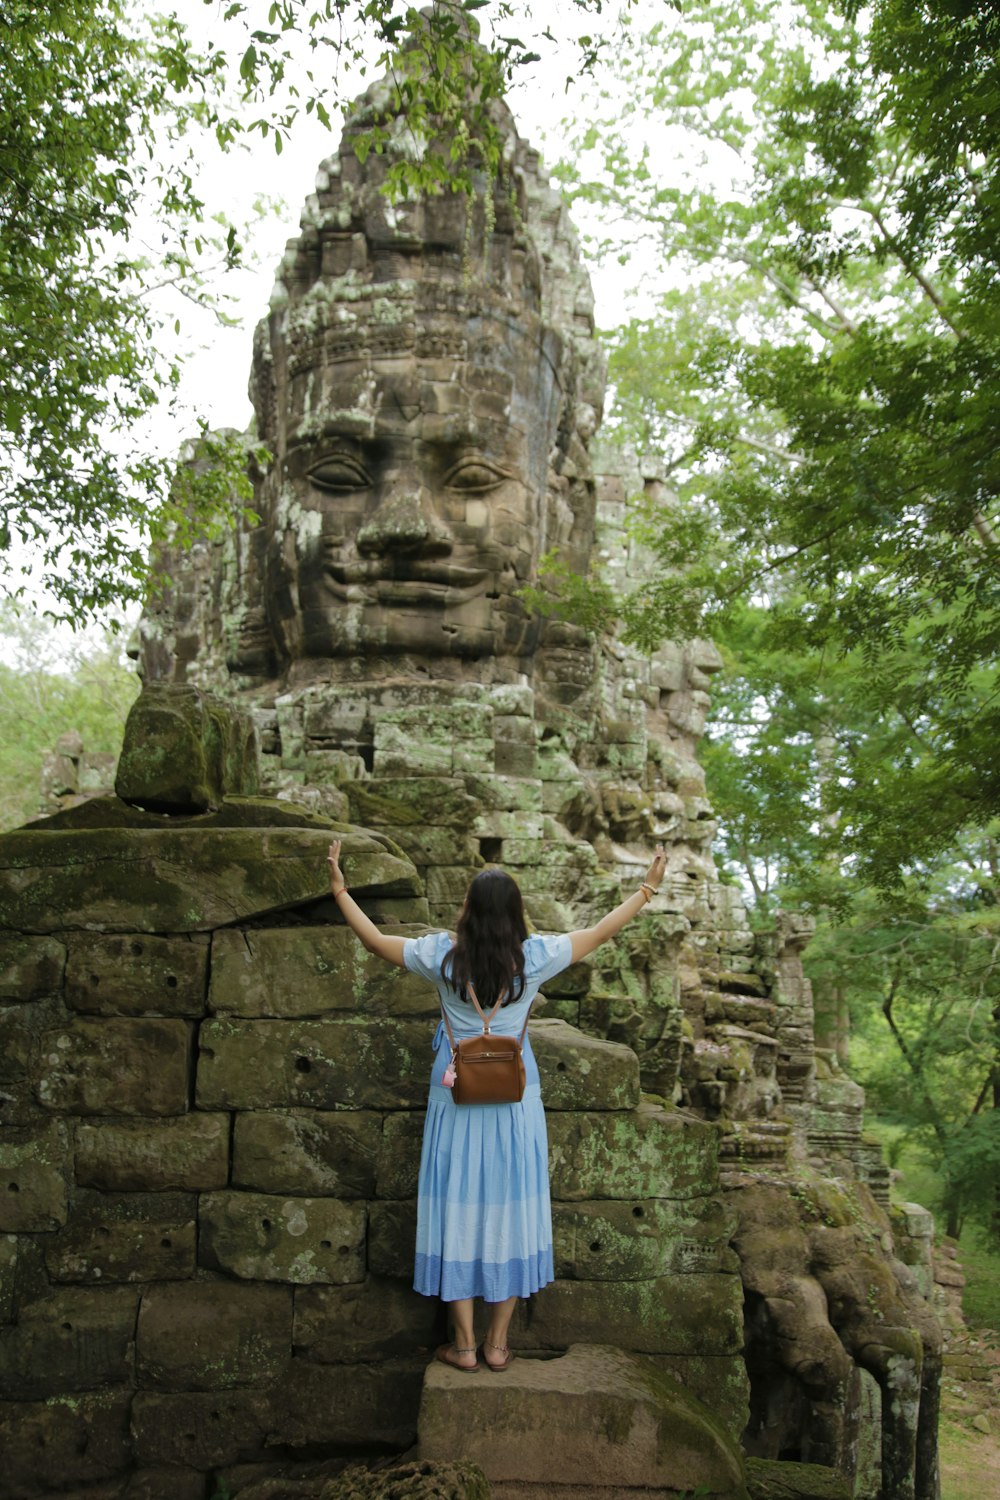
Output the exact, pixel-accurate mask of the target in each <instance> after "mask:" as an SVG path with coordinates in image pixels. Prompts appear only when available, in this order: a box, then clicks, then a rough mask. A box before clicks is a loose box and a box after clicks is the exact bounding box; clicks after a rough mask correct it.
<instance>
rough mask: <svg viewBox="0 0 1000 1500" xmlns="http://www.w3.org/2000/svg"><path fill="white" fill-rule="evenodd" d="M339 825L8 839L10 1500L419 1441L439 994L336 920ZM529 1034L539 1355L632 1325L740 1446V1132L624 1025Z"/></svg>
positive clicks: (225, 811) (628, 1330) (389, 921)
mask: <svg viewBox="0 0 1000 1500" xmlns="http://www.w3.org/2000/svg"><path fill="white" fill-rule="evenodd" d="M84 814H85V816H84ZM102 825H103V826H102ZM330 832H331V830H330V826H329V825H326V824H323V823H322V822H319V821H318V820H316V819H314V818H312V817H311V816H310V815H309V814H308V813H305V812H302V811H299V810H296V809H294V808H293V807H292V806H291V805H290V804H288V803H268V802H267V801H266V800H261V799H251V798H242V799H241V798H235V799H230V800H228V801H226V802H225V803H224V805H223V806H222V808H221V809H219V810H218V811H217V812H215V813H206V814H202V815H194V816H189V817H180V818H176V819H171V820H166V819H164V818H163V816H162V815H155V814H150V813H146V812H143V811H141V810H139V809H136V808H134V807H129V806H128V805H126V804H125V803H122V802H118V801H117V800H114V799H108V801H107V802H106V803H104V804H102V803H100V802H97V803H91V804H89V806H88V807H87V808H86V809H83V810H78V811H77V812H76V813H67V814H64V815H62V816H61V817H60V818H57V819H55V820H53V821H51V822H48V823H44V824H42V825H38V826H36V827H35V828H33V829H32V830H30V831H25V832H23V833H17V834H12V835H7V836H5V837H4V838H2V839H0V897H2V909H3V911H4V913H5V928H4V930H3V932H2V934H0V995H2V997H3V1065H2V1066H3V1081H2V1090H3V1115H2V1118H3V1124H2V1126H0V1231H2V1236H3V1237H2V1239H0V1247H2V1289H3V1290H2V1298H0V1315H2V1317H3V1319H4V1322H3V1325H2V1327H0V1431H2V1434H3V1437H2V1449H3V1452H4V1456H5V1474H6V1483H7V1489H6V1491H5V1493H7V1494H9V1495H10V1496H11V1500H22V1497H23V1500H28V1497H34V1496H39V1495H44V1494H48V1493H50V1492H52V1491H55V1490H58V1491H60V1493H62V1492H66V1493H67V1494H72V1495H74V1496H76V1495H79V1496H80V1497H81V1500H82V1497H83V1496H84V1495H86V1496H88V1497H95V1500H96V1497H97V1496H100V1500H118V1497H122V1500H124V1497H125V1496H126V1495H127V1496H128V1497H130V1500H133V1497H137V1496H139V1495H141V1496H143V1497H147V1500H158V1497H163V1500H168V1497H169V1500H178V1497H181V1500H184V1497H188V1496H190V1497H191V1500H195V1497H197V1500H203V1497H204V1496H205V1495H206V1493H211V1492H212V1487H213V1486H218V1485H221V1484H224V1485H225V1486H227V1487H228V1489H229V1490H230V1491H231V1492H233V1493H235V1492H237V1491H238V1489H239V1488H240V1487H242V1486H243V1485H245V1484H247V1483H248V1482H250V1480H251V1479H252V1478H256V1477H260V1476H261V1475H263V1474H266V1473H267V1472H270V1471H271V1469H272V1468H274V1467H275V1466H277V1465H279V1464H281V1463H286V1464H287V1462H288V1461H289V1459H291V1458H294V1457H296V1456H298V1457H300V1458H311V1459H315V1458H318V1457H324V1456H330V1455H332V1454H337V1453H343V1452H348V1451H351V1450H357V1449H359V1448H360V1449H363V1450H367V1451H377V1450H378V1449H380V1448H381V1449H403V1448H406V1447H407V1446H408V1445H409V1444H410V1443H411V1442H412V1441H413V1439H414V1437H415V1434H416V1420H417V1409H418V1403H419V1397H420V1390H421V1384H422V1380H423V1372H424V1368H425V1366H426V1363H427V1359H428V1357H429V1351H430V1349H431V1348H432V1347H433V1345H434V1344H435V1343H436V1342H437V1341H438V1340H439V1339H440V1338H442V1337H443V1336H444V1328H443V1325H442V1321H441V1309H440V1307H439V1304H437V1303H436V1302H434V1301H431V1300H429V1299H426V1298H422V1297H418V1296H417V1295H416V1294H415V1293H413V1292H412V1291H410V1290H409V1285H410V1280H411V1276H412V1246H413V1231H414V1214H415V1203H414V1195H415V1184H416V1170H417V1162H418V1157H419V1147H420V1135H421V1122H422V1104H423V1099H424V1096H425V1092H426V1080H427V1076H428V1072H429V1065H430V1060H431V1054H430V1039H431V1035H432V1032H433V1029H434V1025H435V1019H436V1016H435V1007H434V996H433V992H432V991H430V989H429V987H427V986H426V985H424V984H423V983H421V982H420V981H418V980H416V979H415V978H414V977H413V976H412V975H410V974H408V973H405V972H401V971H397V970H387V969H386V967H385V966H384V965H382V964H380V963H378V962H377V961H376V960H373V959H371V958H369V957H368V956H367V955H366V954H365V953H364V951H363V950H362V949H361V948H360V946H359V945H358V944H357V942H356V941H355V939H354V938H353V936H352V935H350V934H349V933H348V932H347V930H346V929H345V928H343V927H342V926H340V927H338V926H337V925H335V922H336V912H335V909H334V908H333V906H332V903H331V902H330V901H329V899H328V898H327V897H325V896H324V889H325V887H326V884H327V881H326V868H325V853H326V845H327V843H328V841H329V837H330ZM342 834H343V838H344V845H345V861H346V867H347V869H348V870H349V872H350V878H351V883H352V889H353V890H354V892H355V894H356V896H357V897H358V899H359V900H360V901H361V903H362V905H363V906H364V907H365V908H366V909H367V910H368V911H369V912H370V913H371V915H372V916H373V917H374V919H375V920H376V921H378V922H380V923H381V924H383V925H392V926H394V927H395V929H396V930H398V931H400V932H414V933H416V932H420V931H423V930H424V925H425V924H424V922H422V921H421V919H425V918H426V916H427V914H428V909H427V903H426V901H425V899H424V898H423V896H422V895H421V893H420V892H421V887H420V882H419V880H418V877H417V874H416V871H415V868H414V866H413V865H412V864H411V862H410V861H409V859H408V858H406V857H405V856H404V855H403V853H402V851H401V849H400V848H399V847H398V846H396V845H395V844H394V843H392V842H391V841H390V840H389V839H387V838H386V837H384V836H383V835H381V834H379V833H372V834H368V835H365V834H362V833H360V832H359V831H358V830H356V829H354V828H345V829H343V830H342ZM195 877H196V878H195ZM414 923H415V924H416V925H414ZM532 1041H533V1046H534V1047H535V1050H536V1054H537V1056H538V1059H539V1065H540V1068H541V1071H542V1073H543V1077H544V1088H545V1096H546V1104H547V1108H548V1111H549V1116H548V1118H549V1131H550V1148H551V1167H552V1193H553V1200H554V1227H555V1237H556V1252H555V1253H556V1275H557V1280H556V1281H555V1283H554V1284H553V1285H552V1286H551V1287H549V1288H548V1289H546V1291H545V1292H544V1293H543V1294H540V1295H539V1296H538V1297H537V1298H534V1299H532V1300H531V1301H530V1303H529V1304H527V1310H526V1312H525V1313H524V1315H523V1316H522V1317H521V1319H520V1320H519V1323H518V1325H517V1329H516V1340H517V1343H518V1345H519V1346H520V1347H521V1348H522V1349H525V1350H536V1351H539V1352H545V1353H551V1352H553V1351H558V1350H562V1349H565V1348H567V1347H568V1345H569V1344H570V1343H571V1342H573V1341H574V1340H579V1339H583V1340H587V1339H593V1340H596V1341H602V1340H603V1339H606V1338H607V1335H608V1331H609V1329H613V1330H614V1341H615V1343H617V1344H619V1345H620V1346H621V1347H622V1348H624V1349H626V1350H632V1351H635V1352H638V1353H643V1354H647V1355H651V1356H653V1357H654V1358H655V1359H656V1361H657V1362H658V1363H660V1364H661V1365H662V1366H663V1367H664V1368H665V1370H667V1371H669V1372H670V1373H671V1374H672V1375H673V1377H674V1378H675V1379H676V1380H677V1381H678V1382H680V1383H681V1384H682V1385H683V1387H684V1388H685V1389H687V1390H688V1391H690V1392H691V1393H694V1394H695V1395H700V1396H701V1397H703V1398H704V1399H705V1400H707V1401H711V1403H712V1405H713V1407H714V1409H715V1410H716V1412H717V1413H718V1414H719V1415H720V1416H721V1417H722V1418H723V1420H724V1422H725V1424H726V1426H727V1427H728V1430H729V1433H730V1442H732V1443H735V1440H736V1438H737V1437H738V1434H739V1432H740V1430H741V1429H742V1427H743V1424H744V1422H745V1418H746V1409H747V1384H746V1378H745V1372H744V1366H743V1362H742V1359H741V1346H742V1336H743V1335H742V1292H741V1286H740V1279H739V1276H738V1275H737V1265H736V1261H735V1258H734V1256H733V1254H732V1251H731V1250H729V1249H728V1241H729V1238H730V1234H731V1232H732V1227H733V1225H732V1220H731V1216H730V1215H729V1214H728V1212H727V1211H726V1210H725V1208H724V1207H723V1205H722V1203H721V1202H720V1200H719V1197H718V1160H717V1156H718V1153H717V1136H718V1129H717V1127H716V1126H714V1125H711V1124H708V1123H706V1122H704V1121H700V1120H698V1119H696V1118H694V1117H693V1116H690V1115H687V1114H685V1113H683V1112H680V1111H677V1110H673V1109H667V1108H665V1107H664V1106H663V1105H661V1104H657V1103H653V1102H643V1100H642V1099H641V1096H640V1091H639V1068H638V1062H637V1059H636V1056H635V1054H634V1053H633V1052H632V1051H631V1050H630V1049H628V1048H627V1047H625V1046H622V1045H620V1044H616V1043H613V1042H609V1041H604V1040H598V1039H595V1038H592V1037H588V1036H585V1035H583V1034H581V1033H580V1032H578V1031H576V1030H574V1029H572V1028H571V1027H570V1026H569V1025H567V1024H566V1022H565V1021H563V1020H560V1019H557V1018H546V1019H540V1020H538V1021H537V1022H533V1023H532ZM90 1486H97V1488H96V1489H92V1488H90Z"/></svg>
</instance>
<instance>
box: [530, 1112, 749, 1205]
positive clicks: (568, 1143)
mask: <svg viewBox="0 0 1000 1500" xmlns="http://www.w3.org/2000/svg"><path fill="white" fill-rule="evenodd" d="M548 1129H549V1165H550V1175H551V1181H552V1196H553V1197H554V1198H558V1199H561V1200H563V1201H567V1202H572V1201H574V1200H578V1199H594V1198H611V1197H614V1198H634V1199H643V1198H701V1197H704V1195H705V1194H706V1193H711V1192H714V1191H716V1190H717V1188H718V1181H719V1177H718V1172H719V1166H718V1155H717V1153H718V1129H717V1127H716V1126H714V1125H711V1124H708V1123H706V1122H705V1121H704V1120H697V1119H695V1118H694V1117H693V1116H691V1115H686V1114H682V1113H680V1112H679V1111H676V1110H670V1109H666V1108H663V1107H661V1106H660V1105H656V1104H649V1103H643V1104H642V1105H640V1107H639V1109H638V1110H636V1111H635V1112H634V1113H631V1112H615V1113H612V1112H610V1111H609V1112H608V1113H606V1114H602V1113H596V1112H595V1113H592V1114H571V1113H565V1114H560V1113H558V1112H553V1114H552V1115H550V1117H549V1122H548Z"/></svg>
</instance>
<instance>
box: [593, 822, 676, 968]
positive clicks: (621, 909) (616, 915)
mask: <svg viewBox="0 0 1000 1500" xmlns="http://www.w3.org/2000/svg"><path fill="white" fill-rule="evenodd" d="M666 867H667V856H666V855H665V854H664V852H663V845H662V844H657V846H656V853H655V855H654V856H653V863H652V864H651V865H650V867H649V869H648V870H647V872H646V878H645V880H644V881H643V882H642V884H641V885H640V887H639V889H638V890H637V891H633V892H632V894H631V896H626V897H625V900H624V901H623V902H622V903H621V905H620V906H616V907H615V909H614V911H609V912H608V914H607V916H606V917H602V918H601V920H600V921H599V922H598V923H597V925H596V926H595V927H581V928H579V929H578V930H577V931H576V932H571V933H570V935H569V938H570V943H571V945H572V947H571V952H572V955H573V963H576V961H577V959H579V958H586V957H587V954H588V953H593V951H594V949H595V948H599V947H600V946H601V944H602V943H606V942H607V941H608V938H613V937H614V935H615V933H616V932H620V931H621V930H622V928H623V927H624V926H625V923H626V922H630V921H631V920H632V918H633V917H634V916H636V915H637V913H638V912H640V911H642V908H643V907H644V906H645V904H646V902H647V901H649V900H651V898H652V897H653V895H654V894H655V892H656V891H658V890H659V888H660V881H661V880H662V879H663V872H664V870H665V869H666Z"/></svg>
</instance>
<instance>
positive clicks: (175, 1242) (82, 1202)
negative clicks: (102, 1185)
mask: <svg viewBox="0 0 1000 1500" xmlns="http://www.w3.org/2000/svg"><path fill="white" fill-rule="evenodd" d="M195 1225H196V1221H195V1199H194V1196H193V1194H181V1193H130V1194H128V1195H126V1196H124V1197H117V1196H112V1195H110V1194H107V1193H95V1192H86V1191H84V1192H81V1193H79V1194H78V1195H77V1197H76V1199H75V1201H74V1203H73V1207H72V1211H71V1213H70V1216H69V1219H68V1222H67V1223H66V1225H65V1226H64V1228H63V1229H62V1230H60V1232H59V1233H58V1234H57V1235H52V1236H48V1237H47V1238H46V1241H45V1245H44V1252H45V1265H46V1269H47V1270H48V1273H49V1277H50V1278H51V1280H52V1281H56V1282H59V1281H82V1282H95V1283H96V1282H99V1283H100V1284H101V1285H102V1286H103V1285H105V1284H106V1283H107V1282H109V1281H110V1282H115V1281H177V1280H181V1279H182V1278H184V1277H185V1276H192V1275H193V1274H194V1268H195Z"/></svg>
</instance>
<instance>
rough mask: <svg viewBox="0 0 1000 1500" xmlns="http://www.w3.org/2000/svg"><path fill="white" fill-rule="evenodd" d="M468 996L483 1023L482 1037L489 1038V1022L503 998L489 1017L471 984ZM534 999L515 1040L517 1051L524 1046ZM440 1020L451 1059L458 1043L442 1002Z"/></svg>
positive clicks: (501, 998) (501, 997)
mask: <svg viewBox="0 0 1000 1500" xmlns="http://www.w3.org/2000/svg"><path fill="white" fill-rule="evenodd" d="M469 995H470V997H471V1000H472V1003H473V1005H474V1006H475V1007H476V1009H477V1010H478V1012H479V1014H480V1016H481V1017H482V1022H483V1036H489V1034H490V1022H491V1021H492V1019H493V1017H494V1016H495V1015H496V1013H497V1011H498V1010H499V1009H500V1005H501V1003H502V1001H503V996H502V995H501V996H500V999H499V1000H498V1001H497V1003H496V1005H494V1007H493V1009H492V1010H491V1011H490V1013H489V1015H487V1014H486V1013H485V1011H484V1010H483V1008H482V1006H481V1005H480V1003H479V1000H478V999H477V997H476V992H475V990H474V989H473V987H472V985H471V983H470V985H469ZM535 998H537V997H534V996H533V997H532V999H531V1001H530V1003H529V1005H528V1010H527V1013H526V1015H525V1017H524V1025H523V1026H522V1027H521V1034H520V1036H519V1037H518V1039H517V1045H518V1050H520V1049H521V1048H522V1047H523V1046H524V1038H525V1034H526V1033H527V1030H528V1021H529V1020H530V1019H531V1007H532V1005H534V1003H535ZM441 1019H442V1020H443V1021H444V1029H445V1031H446V1032H447V1033H448V1042H449V1044H450V1046H451V1055H452V1057H454V1056H455V1053H456V1052H457V1051H458V1043H457V1042H456V1041H455V1034H454V1032H453V1031H452V1029H451V1022H450V1021H449V1020H448V1012H447V1011H446V1010H445V1005H444V1001H443V1000H442V1001H441Z"/></svg>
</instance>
